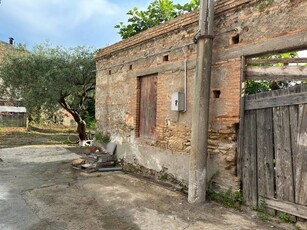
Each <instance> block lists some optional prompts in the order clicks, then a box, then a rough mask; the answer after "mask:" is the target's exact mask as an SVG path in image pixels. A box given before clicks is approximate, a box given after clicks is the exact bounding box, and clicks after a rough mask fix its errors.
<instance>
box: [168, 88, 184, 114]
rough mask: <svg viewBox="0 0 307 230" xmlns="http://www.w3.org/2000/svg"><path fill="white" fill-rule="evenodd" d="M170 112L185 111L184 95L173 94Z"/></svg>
mask: <svg viewBox="0 0 307 230" xmlns="http://www.w3.org/2000/svg"><path fill="white" fill-rule="evenodd" d="M171 110H172V111H178V112H179V111H184V110H185V100H184V93H180V92H176V93H173V95H172V106H171Z"/></svg>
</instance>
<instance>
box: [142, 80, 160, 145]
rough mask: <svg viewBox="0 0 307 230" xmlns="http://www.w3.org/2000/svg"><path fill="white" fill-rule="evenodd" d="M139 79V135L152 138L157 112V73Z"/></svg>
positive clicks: (154, 132)
mask: <svg viewBox="0 0 307 230" xmlns="http://www.w3.org/2000/svg"><path fill="white" fill-rule="evenodd" d="M139 81H140V95H139V97H140V98H139V103H140V107H139V108H140V113H139V135H140V137H144V138H150V139H154V138H155V135H156V114H157V74H154V75H148V76H145V77H141V78H139Z"/></svg>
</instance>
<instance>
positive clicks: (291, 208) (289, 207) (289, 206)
mask: <svg viewBox="0 0 307 230" xmlns="http://www.w3.org/2000/svg"><path fill="white" fill-rule="evenodd" d="M262 198H264V199H265V204H266V206H267V207H268V208H273V209H276V210H278V211H281V212H286V213H289V214H292V215H294V216H297V217H301V218H304V219H307V207H306V206H303V205H299V204H295V203H291V202H286V201H281V200H276V199H274V198H268V197H262ZM259 199H260V197H259Z"/></svg>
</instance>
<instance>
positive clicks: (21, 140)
mask: <svg viewBox="0 0 307 230" xmlns="http://www.w3.org/2000/svg"><path fill="white" fill-rule="evenodd" d="M68 131H69V129H63V128H60V129H59V128H53V127H49V128H48V129H46V128H45V127H44V128H41V127H38V128H34V129H33V127H30V128H29V129H26V128H1V129H0V148H10V147H19V146H26V145H58V144H67V136H68Z"/></svg>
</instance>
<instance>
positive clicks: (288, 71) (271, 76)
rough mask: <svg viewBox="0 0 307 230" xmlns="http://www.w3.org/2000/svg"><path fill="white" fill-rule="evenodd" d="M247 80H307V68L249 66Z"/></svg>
mask: <svg viewBox="0 0 307 230" xmlns="http://www.w3.org/2000/svg"><path fill="white" fill-rule="evenodd" d="M246 79H247V80H289V81H290V80H296V81H305V80H307V66H248V67H247V68H246Z"/></svg>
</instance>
